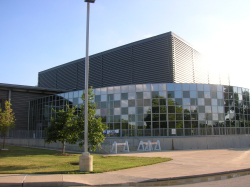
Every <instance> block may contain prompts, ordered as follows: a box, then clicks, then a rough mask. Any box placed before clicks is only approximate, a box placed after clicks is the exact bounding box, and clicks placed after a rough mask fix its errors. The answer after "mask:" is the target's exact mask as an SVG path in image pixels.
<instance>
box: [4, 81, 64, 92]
mask: <svg viewBox="0 0 250 187" xmlns="http://www.w3.org/2000/svg"><path fill="white" fill-rule="evenodd" d="M0 89H1V90H11V91H18V92H32V93H47V94H58V93H64V92H68V90H59V89H52V88H43V87H37V86H26V85H17V84H6V83H0Z"/></svg>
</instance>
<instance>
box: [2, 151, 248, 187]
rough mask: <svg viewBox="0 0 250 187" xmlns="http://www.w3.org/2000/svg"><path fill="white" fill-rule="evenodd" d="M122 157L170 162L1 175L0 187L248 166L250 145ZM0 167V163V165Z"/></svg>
mask: <svg viewBox="0 0 250 187" xmlns="http://www.w3.org/2000/svg"><path fill="white" fill-rule="evenodd" d="M118 155H123V156H141V157H171V158H173V160H172V161H170V162H165V163H159V164H154V165H150V166H143V167H138V168H133V169H125V170H120V171H113V172H106V173H98V174H80V175H61V174H58V175H36V174H32V175H25V174H20V175H18V174H16V175H14V174H10V175H7V174H6V175H0V186H20V187H21V186H32V187H33V186H82V185H112V184H113V185H114V184H124V183H136V182H143V181H149V180H156V179H170V178H179V177H191V176H201V175H206V174H213V173H220V172H228V171H233V170H242V169H248V168H249V169H250V148H238V149H216V150H175V151H162V152H144V153H137V152H133V153H127V154H118ZM0 167H1V166H0Z"/></svg>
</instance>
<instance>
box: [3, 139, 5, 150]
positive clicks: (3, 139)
mask: <svg viewBox="0 0 250 187" xmlns="http://www.w3.org/2000/svg"><path fill="white" fill-rule="evenodd" d="M4 144H5V136H3V149H4Z"/></svg>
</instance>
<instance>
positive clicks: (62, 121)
mask: <svg viewBox="0 0 250 187" xmlns="http://www.w3.org/2000/svg"><path fill="white" fill-rule="evenodd" d="M75 109H76V107H72V108H70V107H69V105H67V110H66V111H64V110H63V109H62V110H59V112H58V113H57V114H56V118H53V117H52V118H51V122H50V123H51V124H50V126H49V127H48V128H47V129H46V132H47V137H46V139H45V142H46V143H52V142H57V141H59V142H61V143H62V145H63V146H62V153H63V154H64V153H65V142H67V143H69V144H75V143H76V141H77V139H78V131H77V130H78V127H77V115H75V114H74V113H75Z"/></svg>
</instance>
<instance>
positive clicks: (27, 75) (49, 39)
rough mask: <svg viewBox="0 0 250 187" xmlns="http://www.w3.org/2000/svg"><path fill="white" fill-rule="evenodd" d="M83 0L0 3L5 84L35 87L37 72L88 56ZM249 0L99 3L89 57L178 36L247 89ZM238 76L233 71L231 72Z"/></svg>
mask: <svg viewBox="0 0 250 187" xmlns="http://www.w3.org/2000/svg"><path fill="white" fill-rule="evenodd" d="M86 6H87V5H86V3H85V2H84V0H0V65H1V70H2V71H1V73H0V83H9V84H21V85H31V86H35V85H37V77H38V72H39V71H43V70H46V69H49V68H51V67H54V66H57V65H60V64H63V63H66V62H69V61H73V60H76V59H79V58H82V57H85V41H86ZM249 7H250V1H249V0H237V1H236V0H157V1H153V0H96V2H95V3H94V4H91V7H90V54H95V53H98V52H102V51H105V50H108V49H111V48H115V47H118V46H121V45H124V44H127V43H131V42H134V41H137V40H141V39H144V38H146V37H150V36H155V35H158V34H162V33H166V32H169V31H173V32H174V33H175V34H177V35H178V36H180V37H181V38H183V39H184V40H186V41H187V42H189V43H190V44H192V46H194V48H195V49H197V50H198V51H199V52H201V53H202V54H204V55H205V56H207V58H208V59H209V62H210V64H211V66H210V67H211V68H212V69H215V68H214V67H220V68H221V69H224V70H226V71H229V72H230V77H231V85H237V86H243V87H247V88H250V81H248V74H249V64H250V60H249V55H248V53H249V48H250V47H249V43H250V35H249V33H250V11H249ZM232 72H234V73H232Z"/></svg>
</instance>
